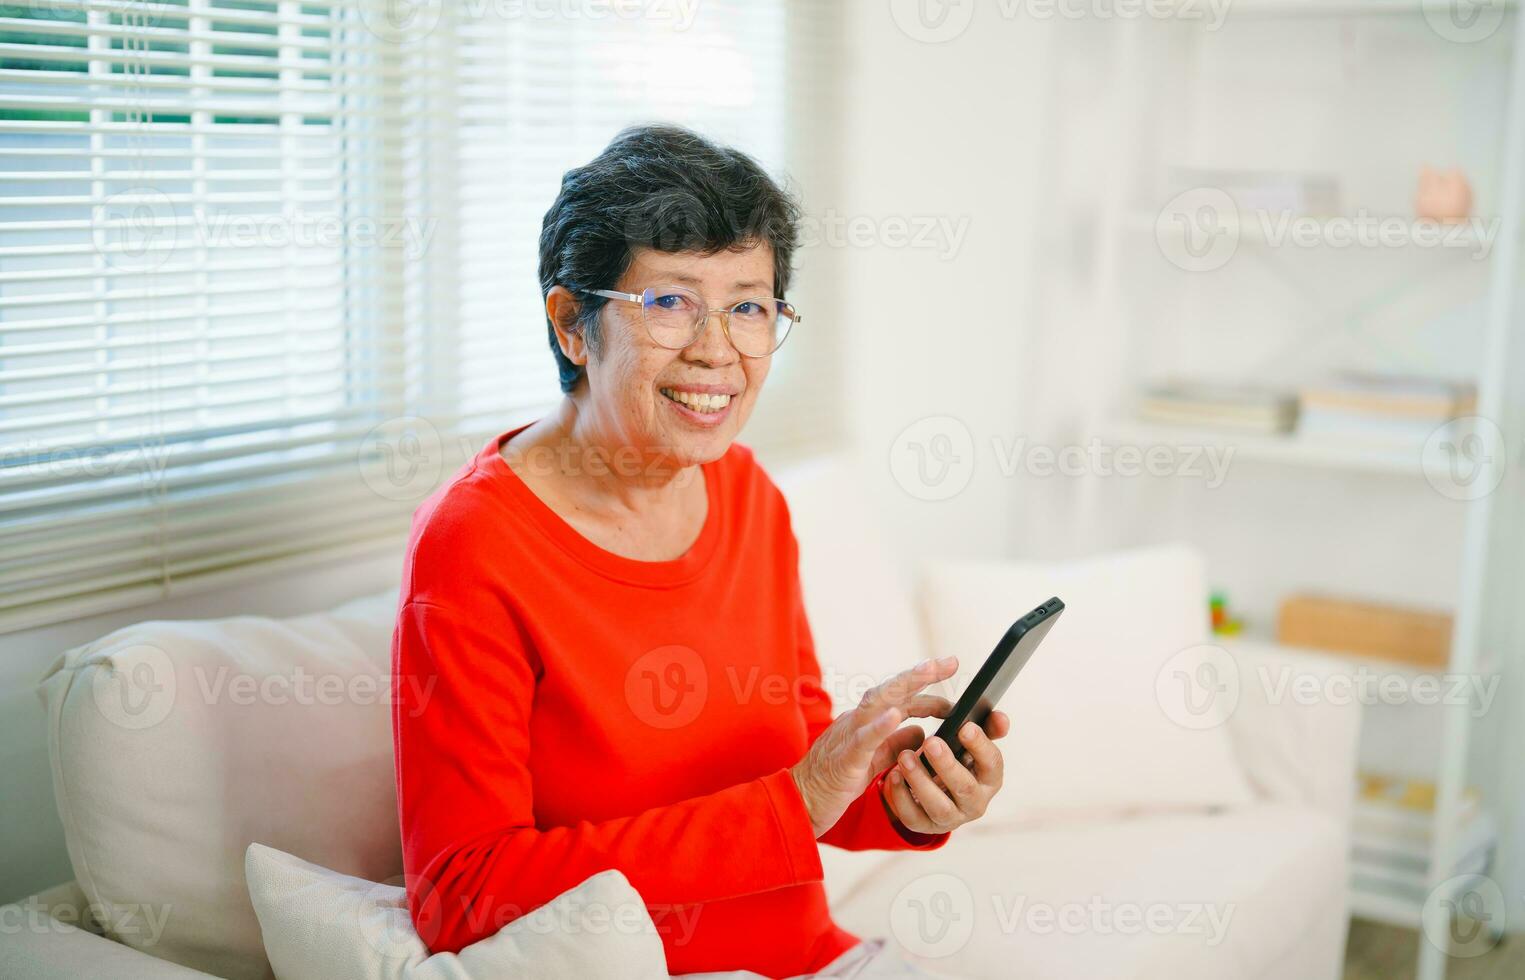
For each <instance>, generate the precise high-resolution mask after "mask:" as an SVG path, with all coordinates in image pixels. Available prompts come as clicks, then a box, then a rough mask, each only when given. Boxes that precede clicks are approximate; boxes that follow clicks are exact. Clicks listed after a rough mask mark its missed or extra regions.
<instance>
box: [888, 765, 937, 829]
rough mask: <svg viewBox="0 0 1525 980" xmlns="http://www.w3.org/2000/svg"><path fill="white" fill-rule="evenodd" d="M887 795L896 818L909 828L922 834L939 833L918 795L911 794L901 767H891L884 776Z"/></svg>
mask: <svg viewBox="0 0 1525 980" xmlns="http://www.w3.org/2000/svg"><path fill="white" fill-rule="evenodd" d="M884 791H885V796H886V798H887V799H888V800H889V802H890V809H891V810H893V811H894V812H895V819H896V820H899V821H900V825H901V826H902V827H905V828H906V829H907V830H914V831H916V832H917V833H921V834H934V833H937V827H936V825H934V824H933V823H932V818H931V817H929V816H927V811H925V810H923V809H922V808H921V804H920V803H917V802H916V797H914V796H912V795H911V791H910V789H909V788H908V787H907V786H906V784H905V777H904V776H902V775H901V774H900V770H899V769H891V770H890V771H889V772H888V773H886V774H885V776H884Z"/></svg>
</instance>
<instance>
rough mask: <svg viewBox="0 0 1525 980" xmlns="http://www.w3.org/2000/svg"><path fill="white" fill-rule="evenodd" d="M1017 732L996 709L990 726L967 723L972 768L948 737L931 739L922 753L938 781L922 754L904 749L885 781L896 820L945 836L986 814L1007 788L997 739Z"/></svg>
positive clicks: (964, 733) (963, 735)
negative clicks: (924, 762)
mask: <svg viewBox="0 0 1525 980" xmlns="http://www.w3.org/2000/svg"><path fill="white" fill-rule="evenodd" d="M1009 731H1011V719H1010V718H1009V717H1007V715H1006V713H1005V712H1002V711H992V712H991V713H990V717H988V718H987V719H985V728H984V729H983V730H982V729H981V728H980V726H978V725H976V724H975V723H974V722H966V723H965V724H964V727H963V728H962V729H961V730H960V731H959V741H961V742H962V743H963V747H962V748H963V751H967V752H968V753H969V755H970V756H971V758H972V759H973V765H974V768H973V769H972V770H971V769H969V768H967V767H965V765H964V764H963V763H962V762H960V761H959V759H958V754H959V753H955V752H954V750H953V749H951V748H949V747H948V746H947V744H945V743H944V742H943V740H942V739H940V738H936V737H932V736H929V737H928V738H927V739H926V741H925V742H923V743H922V746H921V751H922V753H923V754H925V755H926V757H927V760H928V761H929V762H931V763H932V768H933V769H936V770H937V773H938V778H937V779H936V780H934V779H933V778H932V777H931V776H930V775H928V773H927V770H926V767H925V766H923V765H922V764H921V758H920V756H919V755H918V754H917V753H915V752H911V751H909V750H902V751H901V752H900V755H899V758H898V759H897V760H896V764H895V768H893V769H891V770H890V771H889V772H888V773H886V774H885V777H884V798H885V801H886V802H888V803H889V806H890V809H891V810H892V811H893V812H894V814H895V817H896V819H898V820H899V821H900V823H901V824H902V825H903V826H904V827H905V828H906V829H907V830H914V831H916V832H917V833H922V834H945V833H947V832H948V831H950V830H952V829H954V828H955V827H960V826H962V825H964V824H966V823H969V822H970V821H971V820H978V819H979V818H980V817H982V816H984V815H985V808H986V807H987V806H989V805H990V801H991V799H992V798H993V797H994V796H995V795H996V793H997V792H998V791H999V790H1000V789H1001V780H1002V770H1003V766H1004V762H1003V760H1002V758H1001V750H1000V749H998V748H996V745H995V739H998V738H1002V737H1004V736H1005V735H1006V734H1007V733H1008V732H1009Z"/></svg>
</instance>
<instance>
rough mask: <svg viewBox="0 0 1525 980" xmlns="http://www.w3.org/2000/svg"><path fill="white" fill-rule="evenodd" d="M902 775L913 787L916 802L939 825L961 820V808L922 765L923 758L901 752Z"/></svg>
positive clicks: (948, 824)
mask: <svg viewBox="0 0 1525 980" xmlns="http://www.w3.org/2000/svg"><path fill="white" fill-rule="evenodd" d="M900 775H901V778H903V779H904V780H905V781H906V783H908V784H909V785H910V787H911V792H912V793H913V794H914V795H915V797H916V802H918V803H920V804H921V808H922V809H923V810H925V811H926V812H927V816H928V817H931V818H932V823H933V824H935V825H936V826H938V827H952V826H954V825H956V824H957V823H958V822H959V808H958V807H957V805H955V804H954V802H953V801H952V800H950V799H948V794H947V793H944V792H943V791H942V790H940V789H938V788H937V785H936V784H935V783H933V782H932V777H931V776H928V775H927V771H926V770H925V769H923V768H922V767H921V760H920V759H918V758H917V757H916V756H914V755H912V754H911V753H910V752H902V753H900Z"/></svg>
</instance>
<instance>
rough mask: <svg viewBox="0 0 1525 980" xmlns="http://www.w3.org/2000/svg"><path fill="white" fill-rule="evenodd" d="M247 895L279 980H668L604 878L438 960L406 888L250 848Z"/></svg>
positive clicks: (640, 919)
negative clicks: (411, 911)
mask: <svg viewBox="0 0 1525 980" xmlns="http://www.w3.org/2000/svg"><path fill="white" fill-rule="evenodd" d="M246 872H247V875H248V879H249V895H250V897H251V899H252V900H253V902H254V909H255V911H256V912H257V913H258V915H259V924H260V928H261V929H262V931H263V933H264V937H265V951H266V953H267V954H268V955H269V957H270V964H271V966H273V967H274V968H275V974H276V976H278V977H280V980H333V978H336V977H343V978H345V980H501V978H504V977H537V978H544V980H584V978H587V977H630V978H632V980H642V978H645V980H667V976H668V974H667V954H666V952H665V951H664V950H663V948H662V938H661V936H659V935H657V930H656V926H655V925H654V924H653V923H652V921H651V914H650V913H649V912H648V911H647V910H646V903H645V902H644V901H643V900H642V899H641V895H640V893H639V892H637V891H636V890H635V888H634V887H633V886H632V885H631V884H630V882H629V881H628V880H627V879H626V878H625V876H624V874H622V873H621V872H620V871H618V870H615V869H610V870H608V871H600V872H598V873H597V874H595V875H592V876H590V877H588V878H587V879H586V880H584V881H583V882H581V883H580V884H578V885H575V886H573V887H572V888H569V889H568V890H567V891H565V892H563V893H562V894H561V895H558V896H557V897H556V898H554V899H552V900H551V901H550V902H548V903H546V904H545V905H542V906H541V907H540V908H538V909H536V910H535V911H533V912H530V913H529V914H528V915H524V916H521V917H519V918H517V919H515V920H514V921H513V922H510V923H508V924H507V925H505V926H504V927H503V928H502V929H499V930H498V931H497V932H495V933H493V934H492V935H490V936H487V937H486V938H484V939H481V940H478V941H477V942H474V943H472V944H470V945H469V946H466V947H465V948H463V949H462V950H460V952H458V953H436V954H432V955H431V954H430V952H429V950H428V948H427V947H426V946H425V945H424V941H423V940H422V939H420V938H419V935H418V933H417V932H415V931H414V929H413V921H412V919H411V918H410V917H409V915H408V905H407V895H406V894H405V892H404V891H403V886H402V881H403V878H402V877H401V876H398V877H397V878H395V879H393V881H391V882H375V881H369V880H367V879H364V878H358V877H355V876H353V875H345V874H340V873H339V872H337V871H333V870H331V869H329V868H325V867H322V866H321V865H316V864H313V863H311V862H310V861H304V860H302V859H301V858H298V857H295V856H293V855H291V854H286V853H284V852H283V851H280V850H277V849H275V848H273V847H265V846H263V845H261V844H251V845H250V846H249V851H248V854H247V857H246Z"/></svg>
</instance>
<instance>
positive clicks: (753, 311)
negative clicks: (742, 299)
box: [736, 301, 762, 316]
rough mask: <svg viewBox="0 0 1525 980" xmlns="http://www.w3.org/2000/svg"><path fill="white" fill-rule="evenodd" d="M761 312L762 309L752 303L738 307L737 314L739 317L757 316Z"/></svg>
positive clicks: (738, 305)
mask: <svg viewBox="0 0 1525 980" xmlns="http://www.w3.org/2000/svg"><path fill="white" fill-rule="evenodd" d="M761 312H762V307H761V306H759V305H757V304H756V303H753V302H750V301H748V302H746V303H738V304H737V305H736V314H737V315H738V316H756V315H757V314H759V313H761Z"/></svg>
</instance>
